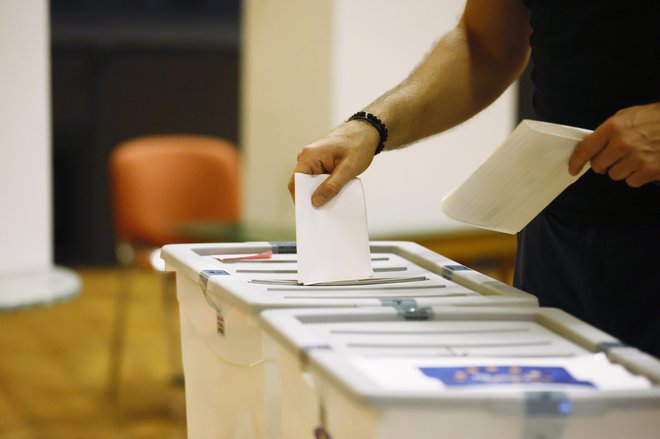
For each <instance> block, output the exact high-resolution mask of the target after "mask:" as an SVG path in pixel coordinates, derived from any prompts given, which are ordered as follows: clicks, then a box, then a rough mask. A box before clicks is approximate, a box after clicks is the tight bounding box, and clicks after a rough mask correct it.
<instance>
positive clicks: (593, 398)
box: [261, 307, 660, 413]
mask: <svg viewBox="0 0 660 439" xmlns="http://www.w3.org/2000/svg"><path fill="white" fill-rule="evenodd" d="M261 319H262V325H263V326H264V328H265V330H266V332H267V333H268V334H270V336H272V338H273V339H275V341H276V342H277V343H278V345H279V346H281V347H282V349H284V350H285V351H287V352H289V353H290V354H292V355H294V356H296V357H297V358H299V362H300V368H301V369H302V370H308V371H311V372H312V373H315V374H317V375H319V376H320V377H322V378H324V379H326V380H327V381H328V382H330V383H333V384H334V385H335V386H337V387H338V388H339V389H341V390H342V391H343V392H345V393H346V394H347V395H348V396H349V397H350V398H352V399H354V400H356V401H358V402H359V403H362V404H367V405H370V406H375V407H378V406H380V407H387V406H414V405H420V404H421V405H424V406H427V407H428V406H429V405H440V406H442V405H451V406H452V407H459V406H461V405H465V406H469V405H472V406H485V407H487V408H489V409H492V410H495V411H498V410H504V411H506V410H511V409H512V407H517V408H518V409H520V410H523V411H524V410H525V407H527V408H529V404H530V398H532V399H533V398H537V397H550V396H551V397H552V398H555V397H559V399H560V400H561V401H566V403H567V404H570V406H571V407H572V408H571V411H572V413H575V410H578V411H579V410H587V411H589V410H593V407H594V406H595V405H599V406H600V407H602V406H603V404H605V405H608V404H609V405H622V404H623V405H631V404H638V405H639V404H641V405H642V406H643V405H646V406H647V407H648V406H649V405H650V406H651V407H658V404H660V386H659V385H660V362H659V361H658V360H657V359H655V358H654V357H651V356H650V355H647V354H644V353H643V352H640V351H639V350H637V349H634V348H632V347H629V346H625V345H624V344H622V343H621V342H620V341H619V340H617V339H616V338H614V337H612V336H610V335H608V334H606V333H604V332H602V331H600V330H598V329H596V328H594V327H593V326H590V325H588V324H586V323H584V322H582V321H581V320H579V319H577V318H575V317H573V316H571V315H569V314H567V313H565V312H563V311H561V310H558V309H552V308H529V307H510V308H508V307H475V308H456V307H429V308H425V309H410V308H408V309H406V308H399V309H395V308H359V309H348V310H346V309H344V310H340V309H327V308H326V309H290V310H270V311H265V312H263V313H262V314H261ZM539 395H541V396H539ZM543 395H545V396H543ZM532 403H533V401H532ZM550 405H551V406H552V407H554V408H555V409H557V410H559V408H557V407H560V406H561V404H559V403H558V404H555V405H553V404H550ZM564 408H565V406H564Z"/></svg>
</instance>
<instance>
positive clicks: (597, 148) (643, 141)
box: [568, 103, 660, 187]
mask: <svg viewBox="0 0 660 439" xmlns="http://www.w3.org/2000/svg"><path fill="white" fill-rule="evenodd" d="M587 162H591V169H593V170H594V171H595V172H597V173H599V174H605V173H607V174H608V175H609V176H610V178H612V179H613V180H616V181H620V180H625V181H626V183H627V184H628V186H630V187H640V186H642V185H644V184H646V183H649V182H652V181H656V180H660V103H655V104H649V105H643V106H637V107H630V108H626V109H623V110H621V111H619V112H618V113H616V114H615V115H614V116H612V117H610V118H609V119H607V120H606V121H605V122H604V123H603V124H602V125H600V126H599V127H598V128H597V129H596V130H595V131H594V132H593V133H591V134H590V135H588V136H587V137H585V138H584V139H583V140H582V141H581V142H580V143H579V144H578V145H577V146H576V147H575V150H574V151H573V155H572V156H571V158H570V159H569V161H568V169H569V172H570V173H571V175H576V174H577V173H578V172H580V170H581V169H582V167H583V166H584V165H586V164H587Z"/></svg>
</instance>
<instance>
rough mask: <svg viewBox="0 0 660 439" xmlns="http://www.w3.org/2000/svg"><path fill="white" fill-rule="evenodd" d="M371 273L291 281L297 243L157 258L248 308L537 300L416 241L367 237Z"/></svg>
mask: <svg viewBox="0 0 660 439" xmlns="http://www.w3.org/2000/svg"><path fill="white" fill-rule="evenodd" d="M370 250H371V256H372V266H373V269H374V272H375V274H374V276H373V278H370V279H366V280H362V281H354V282H343V283H342V282H337V283H328V284H318V285H307V286H305V285H300V284H298V282H297V280H296V274H297V272H296V266H297V259H296V258H297V254H296V246H295V243H281V242H272V243H271V242H247V243H209V244H173V245H167V246H164V247H163V248H162V250H161V258H162V259H163V260H164V261H165V264H166V267H167V268H168V269H169V270H173V271H176V272H177V275H182V276H186V277H188V278H189V279H191V280H193V281H195V282H197V283H198V284H199V285H200V286H201V287H202V290H203V291H204V294H205V295H206V298H207V300H208V302H209V304H211V306H218V304H219V303H220V302H221V303H224V304H230V305H232V306H235V307H237V308H241V309H243V310H245V311H247V312H251V313H258V312H260V311H262V310H264V309H272V308H295V307H332V306H334V307H344V306H347V307H353V306H378V305H389V304H395V305H399V304H400V303H406V304H408V305H412V306H425V305H440V304H442V305H465V306H486V305H488V306H489V305H501V306H519V305H522V306H537V305H538V301H537V299H536V298H535V297H534V296H532V295H531V294H528V293H526V292H523V291H521V290H518V289H516V288H513V287H511V286H510V285H507V284H505V283H503V282H500V281H497V280H495V279H493V278H490V277H488V276H486V275H484V274H482V273H479V272H478V271H475V270H472V269H470V268H468V267H465V266H463V265H461V264H459V263H457V262H456V261H453V260H451V259H449V258H446V257H444V256H442V255H439V254H438V253H435V252H433V251H431V250H429V249H427V248H425V247H423V246H421V245H418V244H416V243H412V242H405V241H374V242H371V244H370Z"/></svg>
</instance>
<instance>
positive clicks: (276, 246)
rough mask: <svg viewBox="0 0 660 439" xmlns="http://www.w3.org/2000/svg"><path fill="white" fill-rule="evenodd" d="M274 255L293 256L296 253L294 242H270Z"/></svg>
mask: <svg viewBox="0 0 660 439" xmlns="http://www.w3.org/2000/svg"><path fill="white" fill-rule="evenodd" d="M269 244H270V246H271V248H272V249H273V254H274V255H295V254H296V253H297V252H298V249H297V247H296V243H295V241H292V242H270V243H269Z"/></svg>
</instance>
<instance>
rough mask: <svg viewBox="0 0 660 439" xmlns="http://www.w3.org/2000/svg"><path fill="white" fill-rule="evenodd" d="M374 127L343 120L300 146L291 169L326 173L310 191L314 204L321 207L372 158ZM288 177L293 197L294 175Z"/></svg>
mask: <svg viewBox="0 0 660 439" xmlns="http://www.w3.org/2000/svg"><path fill="white" fill-rule="evenodd" d="M379 138H380V137H379V133H378V131H377V130H376V129H375V128H374V127H372V126H371V125H369V124H368V123H366V122H362V121H359V120H353V121H350V122H346V123H344V124H342V125H340V126H338V127H337V128H335V129H334V130H332V131H331V132H330V133H328V134H327V135H326V136H325V137H322V138H320V139H318V140H316V141H315V142H313V143H311V144H309V145H307V146H305V147H303V149H302V150H301V151H300V153H298V163H297V164H296V167H295V169H294V170H293V173H296V172H301V173H303V174H312V175H314V174H330V177H328V178H327V179H326V180H325V181H324V182H323V183H321V185H320V186H319V187H318V188H317V189H316V191H315V192H314V194H312V204H313V205H314V207H321V206H323V205H324V204H325V203H327V202H328V201H329V200H330V199H332V198H333V197H334V196H335V195H337V194H338V193H339V191H341V189H342V188H343V187H344V185H345V184H346V183H348V181H349V180H351V179H352V178H353V177H357V176H358V175H360V174H361V173H362V172H364V171H365V170H366V169H367V168H368V167H369V165H370V164H371V161H372V160H373V158H374V152H375V151H376V146H377V145H378V141H379ZM293 173H292V174H291V178H290V179H289V192H290V193H291V197H292V198H294V201H295V187H294V176H293Z"/></svg>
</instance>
